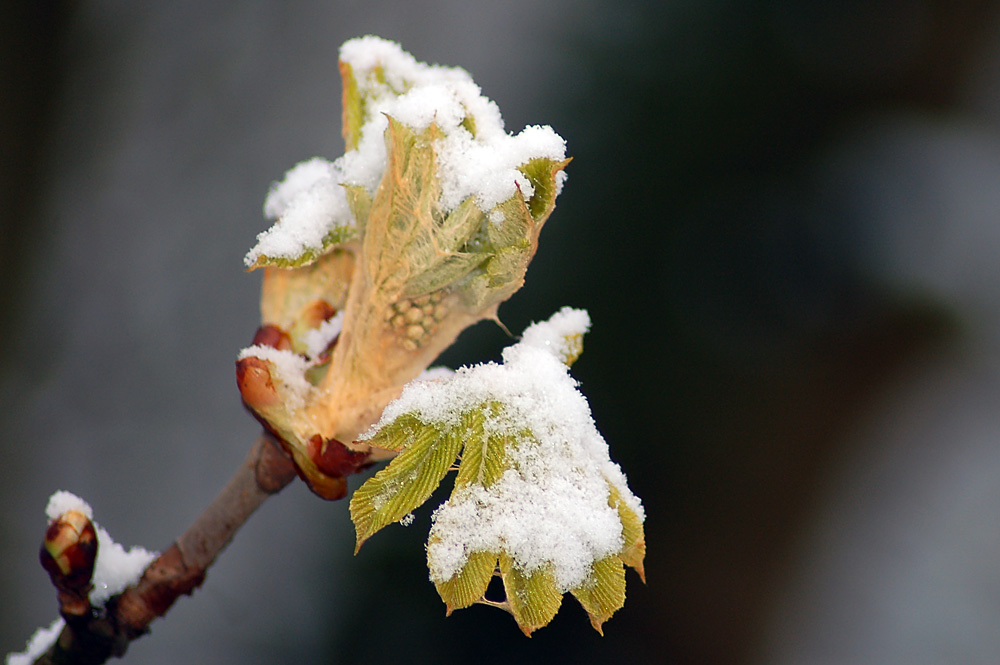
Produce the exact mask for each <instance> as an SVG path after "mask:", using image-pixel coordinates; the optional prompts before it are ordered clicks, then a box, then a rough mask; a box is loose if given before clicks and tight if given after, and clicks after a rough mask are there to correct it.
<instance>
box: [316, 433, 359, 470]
mask: <svg viewBox="0 0 1000 665" xmlns="http://www.w3.org/2000/svg"><path fill="white" fill-rule="evenodd" d="M306 445H307V446H308V451H309V458H310V459H311V460H312V461H313V463H314V464H315V465H316V468H318V469H319V470H320V471H322V472H323V473H325V474H326V475H328V476H333V477H341V478H342V477H346V476H349V475H351V474H354V473H357V472H358V471H359V470H361V469H362V468H365V467H367V466H370V465H371V462H370V461H369V454H368V453H367V452H363V453H362V452H358V451H356V450H351V449H350V448H348V447H347V446H345V445H344V444H342V443H341V442H340V441H337V440H336V439H326V440H324V439H323V437H321V436H320V435H319V434H315V435H313V437H312V438H311V439H309V441H308V443H307V444H306Z"/></svg>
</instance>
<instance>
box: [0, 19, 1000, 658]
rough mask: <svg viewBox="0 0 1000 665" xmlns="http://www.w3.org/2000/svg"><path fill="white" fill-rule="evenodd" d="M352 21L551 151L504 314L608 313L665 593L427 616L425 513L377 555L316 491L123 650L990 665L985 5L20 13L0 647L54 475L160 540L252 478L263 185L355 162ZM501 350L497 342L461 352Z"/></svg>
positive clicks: (992, 259) (594, 396) (12, 63)
mask: <svg viewBox="0 0 1000 665" xmlns="http://www.w3.org/2000/svg"><path fill="white" fill-rule="evenodd" d="M367 33H372V34H378V35H381V36H383V37H387V38H390V39H394V40H397V41H399V42H400V43H401V44H402V45H403V47H404V48H406V49H407V50H409V51H410V52H411V53H413V54H414V55H415V56H416V57H417V58H418V59H420V60H423V61H429V62H438V63H441V64H448V65H460V66H462V67H465V68H466V69H468V70H469V71H470V72H471V73H472V74H473V76H474V77H475V79H476V81H477V83H479V85H480V86H481V87H482V88H483V91H484V93H485V94H486V95H487V96H489V97H490V98H492V99H494V100H495V101H496V102H497V103H498V104H499V106H500V108H501V109H502V111H503V113H504V117H505V119H506V121H507V127H508V129H509V130H512V131H518V130H520V129H521V128H522V127H523V126H524V125H526V124H538V123H542V124H551V125H552V126H553V127H554V128H555V129H556V130H557V131H558V132H559V133H560V134H561V135H562V136H564V137H565V138H566V139H567V141H568V145H569V153H570V154H571V155H573V157H574V161H573V163H572V164H571V165H570V167H569V169H568V173H569V176H570V177H569V181H568V183H567V187H566V189H565V191H564V193H563V195H562V196H561V198H560V200H559V205H558V207H557V210H556V212H555V213H554V215H553V217H552V218H551V220H550V221H549V223H548V225H547V226H546V228H545V230H544V232H543V234H542V238H541V251H540V252H539V254H538V257H537V258H536V260H535V262H534V263H533V264H532V267H531V269H530V270H529V273H528V281H527V285H526V286H525V288H524V289H523V290H522V291H520V292H519V293H518V294H517V295H515V296H514V297H513V298H512V299H511V301H510V302H508V303H507V304H505V305H504V306H503V307H502V308H501V310H500V315H501V318H502V319H503V321H504V322H505V323H506V325H507V326H508V327H509V328H510V329H511V330H513V331H515V332H516V331H520V330H521V329H523V327H524V326H525V325H526V324H527V323H529V322H530V321H533V320H541V319H544V318H546V317H548V316H549V315H550V314H551V313H552V312H553V311H555V310H556V309H557V308H558V307H560V306H562V305H572V306H575V307H582V308H586V309H587V310H589V311H590V314H591V316H592V318H593V321H594V326H593V331H592V333H591V334H590V335H589V336H588V337H587V340H586V353H585V354H584V355H583V357H582V358H581V360H580V361H579V362H578V363H577V364H576V365H575V366H574V370H573V371H574V374H575V375H576V376H577V377H578V378H579V379H580V380H581V382H582V388H583V391H584V392H585V393H586V394H587V395H588V396H589V398H590V400H591V406H592V409H593V411H594V415H595V418H596V420H597V423H598V426H599V427H600V429H601V430H602V432H603V433H604V435H605V438H606V439H607V440H608V442H609V444H610V447H611V454H612V457H613V458H614V459H615V460H616V461H618V462H619V463H620V464H621V465H622V467H623V468H624V469H625V471H626V472H627V473H628V476H629V479H630V483H631V486H632V488H633V490H634V491H635V492H636V493H637V494H638V495H639V496H640V497H642V498H643V500H644V503H645V506H646V511H647V522H646V534H647V542H648V552H649V553H648V558H647V562H646V570H647V576H648V584H647V585H645V586H643V585H642V584H641V583H640V582H639V580H638V578H637V577H636V576H635V575H633V574H631V573H630V574H629V578H628V585H629V587H628V600H627V602H626V605H625V608H624V609H623V610H621V611H620V612H619V613H618V614H617V615H616V616H615V617H614V618H612V619H611V621H610V622H609V623H608V624H606V625H605V637H603V638H601V637H599V636H598V635H597V634H596V633H595V632H594V631H593V630H592V629H591V628H590V626H589V623H588V621H587V619H586V616H585V614H584V613H583V611H582V610H581V609H580V608H579V606H578V605H577V604H576V602H575V601H574V600H572V599H571V598H567V599H566V600H565V602H564V605H563V609H562V611H561V612H560V614H559V615H558V616H557V617H556V619H555V620H554V622H553V623H552V624H551V625H550V626H549V627H547V628H545V629H543V630H541V631H539V632H538V633H536V634H535V636H533V637H532V638H531V639H530V640H528V639H525V638H524V637H523V636H522V635H521V634H520V633H519V631H518V630H517V628H516V626H515V624H514V622H513V621H512V620H511V619H510V618H509V617H508V616H506V615H504V614H503V613H501V612H498V611H496V610H493V609H492V608H486V607H473V608H470V609H467V610H463V611H461V612H457V613H456V614H455V615H453V616H452V617H450V618H445V616H444V607H443V605H442V604H441V603H440V601H439V599H438V597H437V595H436V593H435V591H434V589H433V586H432V585H431V584H430V582H429V581H428V580H427V573H426V568H425V565H424V552H423V542H424V539H425V537H426V532H427V528H428V526H429V512H430V510H429V508H424V509H423V510H421V511H418V513H417V520H416V522H415V524H414V525H413V526H411V527H409V528H403V527H393V528H389V529H387V530H386V531H384V532H382V533H380V534H379V535H378V536H377V537H376V538H374V539H372V540H371V541H369V543H368V544H366V546H365V548H364V549H363V550H362V551H361V552H360V553H359V555H358V556H357V557H354V556H352V554H351V552H352V549H353V529H352V527H351V525H350V523H349V520H348V517H347V505H346V503H325V502H323V501H321V500H319V499H317V498H315V497H313V496H312V495H311V494H309V492H308V491H307V490H306V489H305V488H304V487H303V486H302V485H301V483H296V484H294V485H293V486H291V487H290V488H288V489H286V490H285V491H284V492H282V493H281V494H280V495H278V496H277V497H275V498H273V499H272V500H270V501H268V502H267V504H266V505H265V506H264V507H263V508H262V509H261V511H260V512H259V513H258V514H257V515H256V516H254V518H253V519H252V520H251V521H250V522H249V523H248V524H247V526H246V527H245V528H244V529H243V530H242V531H241V532H240V533H239V534H238V535H237V538H236V540H235V541H234V543H233V544H232V546H231V547H230V549H229V550H228V551H227V552H226V553H225V554H224V555H223V556H222V557H221V559H220V560H219V561H218V563H217V565H216V566H215V567H214V568H213V569H212V570H211V571H210V573H209V576H208V579H207V581H206V583H205V584H204V586H203V587H202V588H201V589H200V590H199V591H197V592H196V593H195V594H194V596H193V597H192V598H185V599H182V600H181V601H179V602H178V604H177V605H176V606H175V607H174V609H173V610H172V611H171V613H170V614H169V616H168V617H167V618H166V619H165V620H163V621H160V622H157V623H154V624H153V626H152V634H151V635H149V636H147V637H144V638H143V639H141V640H138V641H137V642H135V643H133V644H132V646H131V648H130V649H129V652H128V654H127V656H126V662H136V663H140V662H141V663H152V664H157V663H178V662H183V663H219V662H242V663H259V664H261V665H263V664H267V663H286V662H297V663H391V662H401V661H404V660H405V661H406V662H409V663H431V662H434V663H452V662H469V661H472V660H473V659H474V660H475V662H479V663H510V662H524V663H561V662H566V663H607V662H621V663H639V664H643V663H678V664H690V665H701V664H705V665H707V664H714V663H719V664H723V663H789V664H792V663H811V664H812V663H816V664H823V663H830V664H833V663H852V664H853V663H907V664H912V663H942V662H948V663H970V664H972V663H990V662H992V663H995V662H998V661H1000V630H998V626H1000V565H998V563H997V562H998V561H1000V524H998V522H1000V520H998V515H1000V482H998V478H1000V408H998V404H1000V260H998V259H1000V124H998V121H1000V8H998V7H997V3H996V2H991V1H989V0H951V1H948V2H946V1H945V0H866V1H861V0H845V1H844V2H837V3H831V2H825V1H822V0H806V1H796V0H664V1H662V2H638V1H635V0H633V1H628V0H550V1H548V2H538V1H537V0H535V1H532V0H497V1H495V2H490V3H485V2H481V3H480V2H469V1H468V0H433V1H426V2H414V1H409V0H364V1H361V0H355V1H348V0H344V1H341V2H324V3H306V2H279V1H277V0H258V1H243V2H233V1H231V0H229V1H227V0H222V1H219V2H192V1H190V0H177V1H174V2H126V1H124V0H118V1H112V0H94V1H91V2H57V1H53V0H48V1H44V0H37V1H33V2H16V3H13V2H12V3H5V4H4V5H3V8H2V9H0V49H2V51H0V77H2V78H0V85H2V89H0V109H2V116H0V122H2V130H0V168H2V172H0V197H2V198H0V215H2V225H0V260H2V268H0V275H2V277H0V279H2V280H3V281H2V284H0V312H2V314H0V334H2V339H3V344H2V345H0V421H2V423H3V429H2V431H3V438H2V439H0V478H2V483H0V505H2V510H0V561H2V562H3V565H2V566H0V598H2V599H3V602H0V652H7V651H11V650H19V649H21V648H22V647H23V645H24V642H25V640H27V638H28V637H29V636H30V635H31V633H32V631H33V630H34V629H35V628H36V627H38V626H40V625H48V624H49V623H50V622H51V621H52V620H53V619H54V618H55V616H56V603H55V599H54V593H53V591H52V589H51V587H50V585H49V583H48V579H47V576H46V574H45V573H44V572H43V571H42V569H41V568H40V566H39V565H38V563H37V548H38V545H39V542H40V539H41V536H42V533H43V529H44V514H43V510H44V508H45V504H46V501H47V498H48V496H49V495H50V494H51V493H52V492H53V491H55V490H57V489H66V490H70V491H72V492H74V493H77V494H79V495H80V496H82V497H84V498H85V499H87V500H88V501H89V502H90V503H91V504H92V505H93V507H94V510H95V513H96V517H97V520H98V521H99V522H100V523H101V524H102V525H103V526H105V527H106V528H107V529H108V530H109V531H110V532H111V533H112V535H113V536H114V537H115V538H116V539H117V540H118V541H119V542H121V543H123V544H125V545H132V544H142V545H144V546H147V547H149V548H158V549H162V548H164V547H166V546H167V545H168V544H169V543H170V541H171V540H172V538H173V537H175V536H176V535H178V534H179V533H180V532H181V531H182V530H183V529H184V528H185V526H186V525H187V524H188V523H190V522H191V520H192V519H193V518H194V517H195V516H196V515H197V514H198V513H199V512H200V511H201V510H202V508H203V507H204V506H205V505H206V504H207V503H208V502H209V501H210V500H211V499H212V497H213V496H214V495H215V493H216V492H217V490H218V489H219V488H220V487H221V486H222V484H223V483H224V482H225V480H226V479H227V478H228V477H229V475H230V474H231V472H232V470H233V469H234V468H235V467H236V466H237V465H238V464H239V462H240V461H241V460H242V459H243V456H244V455H245V452H246V449H247V447H248V446H249V444H250V443H251V442H252V441H253V439H254V438H255V436H256V434H257V432H258V427H257V425H256V424H255V422H254V421H253V419H252V418H250V417H249V416H248V415H247V414H246V413H245V412H244V411H243V409H242V408H241V405H240V402H239V395H238V392H237V390H236V387H235V382H234V377H233V363H234V359H235V355H236V353H237V352H238V350H239V349H240V348H241V347H242V346H245V345H246V344H248V343H249V340H250V339H251V337H252V335H253V332H254V330H255V328H256V326H257V323H258V313H257V299H258V289H259V283H260V278H259V275H257V274H246V273H244V272H243V265H242V257H243V254H244V253H245V252H246V250H247V249H248V248H249V247H250V246H251V245H252V244H253V242H254V237H255V235H256V234H257V233H258V232H259V231H261V230H263V229H264V228H265V226H266V223H265V221H264V219H263V217H262V213H261V206H262V203H263V200H264V196H265V194H266V192H267V189H268V186H269V184H270V183H271V181H272V180H274V179H277V178H279V177H280V176H281V175H282V174H283V172H284V171H285V170H286V169H287V168H289V167H291V166H292V165H293V164H295V163H296V162H298V161H300V160H303V159H306V158H309V157H312V156H316V155H320V156H325V157H328V158H331V159H332V158H334V157H336V156H338V155H339V154H340V153H341V152H342V150H343V144H342V141H341V138H340V133H339V118H340V83H339V77H338V75H337V71H336V60H337V49H338V47H339V45H340V44H341V43H342V42H343V41H344V40H346V39H348V38H351V37H354V36H359V35H363V34H367ZM507 342H508V339H507V338H506V337H505V335H504V334H503V333H502V332H501V331H500V330H499V329H498V328H496V327H495V326H491V325H488V324H480V325H479V326H477V327H475V328H474V329H472V330H470V331H468V332H466V333H465V334H464V335H463V337H462V338H460V340H459V343H458V344H457V345H456V346H455V347H453V348H452V349H451V350H449V352H448V353H447V354H446V356H445V358H444V361H445V362H446V363H447V364H450V365H452V366H456V365H458V364H463V363H469V362H476V361H482V360H488V359H492V358H496V357H498V355H499V352H500V349H501V348H502V347H503V346H504V345H505V344H506V343H507ZM353 486H355V487H356V486H357V479H355V482H354V483H353Z"/></svg>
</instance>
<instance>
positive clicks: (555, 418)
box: [365, 308, 644, 591]
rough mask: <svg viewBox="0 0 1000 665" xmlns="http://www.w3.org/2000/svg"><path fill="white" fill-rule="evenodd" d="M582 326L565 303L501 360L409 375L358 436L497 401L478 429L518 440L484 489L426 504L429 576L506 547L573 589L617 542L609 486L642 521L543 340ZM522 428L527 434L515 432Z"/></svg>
mask: <svg viewBox="0 0 1000 665" xmlns="http://www.w3.org/2000/svg"><path fill="white" fill-rule="evenodd" d="M589 324H590V319H589V316H588V315H587V313H586V312H585V311H583V310H574V309H569V308H564V309H563V310H561V311H560V312H558V313H557V314H556V315H555V316H553V317H552V319H550V320H549V321H547V322H545V323H540V324H535V325H533V326H531V327H530V328H529V329H528V330H527V331H526V332H525V335H524V339H523V340H522V341H521V342H519V343H518V344H515V345H513V346H511V347H508V348H507V349H506V350H505V351H504V364H503V365H498V364H496V363H486V364H482V365H477V366H474V367H463V368H461V369H459V370H458V371H457V372H455V373H454V374H453V375H452V377H451V378H450V379H446V380H443V381H438V382H411V383H410V384H408V385H407V386H406V387H405V388H404V390H403V393H402V394H401V395H400V397H399V398H398V399H397V400H395V401H394V402H392V403H390V404H389V406H388V407H386V409H385V411H384V412H383V415H382V418H381V420H380V421H379V423H378V424H377V425H376V426H375V428H373V429H372V430H371V431H370V432H369V433H367V434H366V435H365V436H370V435H372V434H374V432H375V431H376V430H377V429H378V428H380V427H382V426H383V425H385V424H388V423H389V422H392V421H393V420H395V419H396V418H397V417H398V416H400V415H402V414H404V413H413V414H415V415H416V416H417V417H418V418H420V419H421V420H423V421H424V422H428V423H431V422H433V423H441V424H450V425H457V424H459V422H460V420H461V417H462V413H463V412H468V411H469V410H472V409H477V408H478V407H479V406H480V405H481V404H483V403H484V402H488V401H497V402H500V403H501V404H503V412H502V414H501V415H500V416H498V417H494V418H491V419H488V420H487V422H486V423H485V429H486V431H487V433H493V434H502V435H510V436H513V437H515V438H517V439H518V444H517V445H516V446H512V447H508V449H507V450H508V455H511V456H512V459H511V461H512V462H513V468H510V469H508V470H507V471H506V472H505V473H504V475H503V476H502V477H501V479H500V480H498V481H497V482H496V483H494V484H493V485H491V486H490V487H483V486H480V485H469V486H467V487H464V488H460V489H458V490H456V491H455V493H454V494H453V495H452V497H451V499H449V500H448V501H447V502H446V503H445V504H444V505H442V506H441V507H439V508H438V509H437V510H436V511H435V513H434V515H433V527H432V529H431V537H430V539H429V544H428V547H427V552H428V565H429V567H430V574H431V579H432V580H434V581H436V582H443V581H446V580H448V579H450V578H451V577H452V576H453V575H455V574H456V573H457V572H458V571H459V570H460V569H461V567H462V566H463V565H464V563H465V561H466V560H467V557H468V555H469V553H470V552H475V551H493V552H498V551H505V552H507V553H508V554H510V555H511V556H512V557H513V558H514V560H515V561H516V562H517V564H518V566H519V567H521V568H522V569H524V570H526V571H528V572H531V571H534V570H536V569H538V568H539V567H541V566H543V565H546V564H551V565H552V566H553V571H554V574H555V579H556V584H557V586H558V587H559V588H560V589H562V590H563V591H566V590H569V589H573V588H575V587H577V586H579V585H580V584H582V583H583V582H584V580H585V579H586V577H587V575H588V574H589V571H590V569H591V565H592V564H593V562H594V561H597V560H599V559H602V558H604V557H607V556H610V555H613V554H616V553H618V552H620V551H621V548H622V546H623V544H624V541H623V534H622V524H621V520H620V518H619V516H618V512H617V510H616V509H615V508H612V507H611V506H609V505H608V499H609V491H610V490H609V484H610V485H611V486H613V487H615V488H616V489H617V490H618V492H619V493H620V494H621V495H622V498H623V500H624V501H625V503H626V505H627V506H628V507H630V508H631V509H632V510H633V511H634V512H635V513H636V514H637V515H638V516H639V519H643V516H644V513H643V509H642V504H641V503H640V501H639V499H638V498H637V497H635V495H633V494H632V492H631V491H630V490H629V488H628V485H627V483H626V481H625V476H624V474H623V473H622V472H621V469H620V468H619V467H618V465H617V464H615V463H614V462H612V461H611V459H610V457H609V454H608V446H607V443H606V442H605V441H604V438H603V437H602V436H601V435H600V433H599V432H598V431H597V428H596V426H595V425H594V421H593V418H592V417H591V413H590V407H589V406H588V404H587V400H586V398H585V397H584V396H583V395H582V394H581V393H580V392H579V391H578V390H577V389H576V382H575V380H574V379H573V378H572V377H571V376H570V375H569V373H568V368H567V367H566V366H565V365H564V364H563V363H562V362H561V361H560V359H559V358H558V357H557V356H558V354H557V353H556V352H554V350H553V348H552V346H553V345H554V344H557V343H558V341H557V340H560V339H562V338H563V337H565V336H566V335H567V334H570V335H572V334H582V333H583V332H585V331H586V329H587V328H588V327H589ZM526 429H527V430H530V431H531V432H532V434H533V435H534V436H533V438H530V439H524V438H523V436H521V433H522V432H524V431H525V430H526Z"/></svg>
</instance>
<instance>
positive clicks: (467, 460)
mask: <svg viewBox="0 0 1000 665" xmlns="http://www.w3.org/2000/svg"><path fill="white" fill-rule="evenodd" d="M497 408H499V407H498V405H495V404H494V405H490V406H487V405H484V406H483V409H484V411H483V412H479V414H478V415H479V418H478V419H477V420H476V421H474V422H473V423H470V424H471V425H472V426H470V427H468V428H467V429H466V431H465V433H464V435H465V448H463V449H462V462H461V464H460V465H459V467H458V474H457V475H456V476H455V489H458V488H459V487H465V486H466V485H470V484H477V485H482V486H483V487H489V486H490V485H492V484H493V483H495V482H496V481H498V480H499V479H500V476H502V475H503V472H504V468H505V466H504V464H505V462H506V460H507V445H508V444H509V443H510V442H509V437H506V436H501V435H498V434H486V433H484V432H483V419H484V416H485V409H493V410H494V415H495V411H496V409H497Z"/></svg>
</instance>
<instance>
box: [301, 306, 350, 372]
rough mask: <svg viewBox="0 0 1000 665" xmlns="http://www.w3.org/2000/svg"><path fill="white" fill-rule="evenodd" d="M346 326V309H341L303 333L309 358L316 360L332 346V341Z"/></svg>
mask: <svg viewBox="0 0 1000 665" xmlns="http://www.w3.org/2000/svg"><path fill="white" fill-rule="evenodd" d="M343 327H344V310H340V311H339V312H337V313H336V314H335V315H334V316H332V317H330V318H329V319H327V320H326V321H324V322H323V323H321V324H319V327H318V328H312V329H310V330H307V331H306V332H305V333H303V334H302V341H303V342H305V345H306V353H307V354H308V355H309V358H311V359H312V360H316V359H317V358H319V356H320V354H321V353H323V351H325V350H326V348H327V347H328V346H330V342H332V341H333V340H335V339H336V338H337V336H338V335H340V331H341V330H342V329H343Z"/></svg>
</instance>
